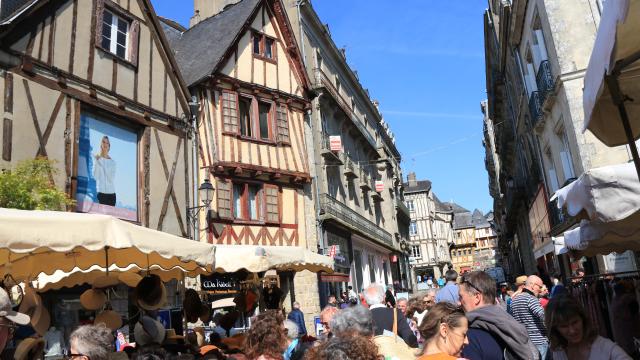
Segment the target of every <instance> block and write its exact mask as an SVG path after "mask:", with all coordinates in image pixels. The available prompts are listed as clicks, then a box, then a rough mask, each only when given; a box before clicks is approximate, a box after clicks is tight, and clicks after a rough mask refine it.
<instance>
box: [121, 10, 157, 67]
mask: <svg viewBox="0 0 640 360" xmlns="http://www.w3.org/2000/svg"><path fill="white" fill-rule="evenodd" d="M129 39H130V41H129V57H128V59H127V60H129V61H130V62H131V63H132V64H133V65H135V66H138V44H139V42H140V21H138V20H134V21H133V22H132V23H131V27H130V28H129ZM151 46H153V41H152V42H151Z"/></svg>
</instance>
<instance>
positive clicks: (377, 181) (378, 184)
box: [376, 180, 384, 192]
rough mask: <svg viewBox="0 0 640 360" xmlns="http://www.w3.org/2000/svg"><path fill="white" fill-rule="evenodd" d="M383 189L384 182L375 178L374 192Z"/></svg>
mask: <svg viewBox="0 0 640 360" xmlns="http://www.w3.org/2000/svg"><path fill="white" fill-rule="evenodd" d="M383 190H384V182H383V181H381V180H376V192H382V191H383Z"/></svg>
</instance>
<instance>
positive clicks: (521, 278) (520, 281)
mask: <svg viewBox="0 0 640 360" xmlns="http://www.w3.org/2000/svg"><path fill="white" fill-rule="evenodd" d="M525 282H527V275H522V276H518V277H517V278H516V286H521V285H524V283H525Z"/></svg>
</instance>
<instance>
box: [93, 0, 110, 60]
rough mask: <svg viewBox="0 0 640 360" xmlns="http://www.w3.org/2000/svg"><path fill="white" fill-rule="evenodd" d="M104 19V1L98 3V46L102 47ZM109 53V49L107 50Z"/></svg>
mask: <svg viewBox="0 0 640 360" xmlns="http://www.w3.org/2000/svg"><path fill="white" fill-rule="evenodd" d="M103 17H104V0H98V1H97V2H96V28H95V31H96V46H100V47H102V45H101V44H102V21H103ZM105 50H107V51H109V49H105Z"/></svg>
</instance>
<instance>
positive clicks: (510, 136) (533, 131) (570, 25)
mask: <svg viewBox="0 0 640 360" xmlns="http://www.w3.org/2000/svg"><path fill="white" fill-rule="evenodd" d="M488 3H489V9H488V10H487V11H486V12H485V14H484V27H485V57H486V74H487V94H488V101H487V102H486V104H483V112H484V114H485V124H486V125H487V127H486V129H487V130H488V133H490V132H493V136H494V137H493V140H492V141H489V142H487V141H486V140H485V147H486V148H487V158H486V162H487V167H488V172H489V177H490V179H491V180H490V186H491V187H492V189H491V194H492V196H493V197H494V213H495V217H496V222H497V223H498V228H499V229H500V231H501V233H500V249H501V252H503V253H507V252H508V253H510V254H512V256H510V257H509V261H510V268H511V272H512V274H520V273H527V274H530V273H534V272H536V271H538V270H537V269H536V268H537V267H540V268H542V269H544V270H546V271H548V272H550V273H554V272H555V273H559V272H563V273H568V272H570V264H569V262H568V260H569V259H568V258H567V257H566V256H565V257H564V260H562V258H561V257H558V255H557V254H555V251H554V239H555V241H556V242H561V241H562V234H563V232H564V231H565V230H567V229H568V228H569V227H571V226H572V225H573V224H574V221H572V219H566V218H565V217H564V216H563V215H562V214H561V213H559V212H558V210H557V208H556V206H555V204H550V203H549V199H550V197H551V196H552V195H553V193H554V192H555V191H556V190H557V189H558V188H560V187H562V186H563V185H565V184H567V183H568V182H570V181H572V180H573V179H575V178H576V177H577V176H579V175H580V174H582V173H583V172H584V171H586V170H588V169H591V168H594V167H599V166H603V165H608V164H616V163H622V162H626V161H628V160H629V159H630V156H629V154H628V151H627V149H626V147H617V148H609V147H606V146H605V145H604V144H602V143H601V142H600V141H599V140H597V139H596V138H595V136H593V134H591V133H589V132H586V133H583V132H582V128H583V116H584V115H583V110H582V86H583V80H584V73H585V70H586V67H587V63H588V61H589V56H590V54H591V50H592V47H593V42H594V39H595V34H596V30H597V26H598V23H599V21H600V11H601V2H600V1H597V0H587V1H582V0H535V1H524V0H514V1H499V0H490V1H489V2H488ZM569 29H570V31H569ZM489 125H490V126H489ZM494 152H495V154H496V155H497V157H496V156H495V155H494ZM571 266H573V267H575V266H578V265H577V264H572V265H571Z"/></svg>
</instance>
